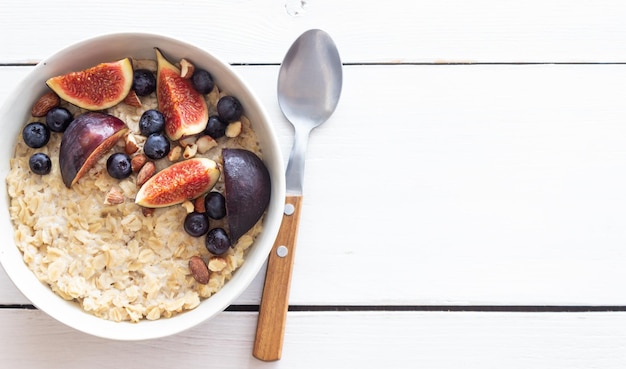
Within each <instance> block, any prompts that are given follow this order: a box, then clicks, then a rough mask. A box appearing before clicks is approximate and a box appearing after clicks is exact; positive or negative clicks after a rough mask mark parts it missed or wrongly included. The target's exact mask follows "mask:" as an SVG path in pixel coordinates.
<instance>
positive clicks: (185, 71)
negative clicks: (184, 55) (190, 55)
mask: <svg viewBox="0 0 626 369" xmlns="http://www.w3.org/2000/svg"><path fill="white" fill-rule="evenodd" d="M195 69H196V68H195V67H194V66H193V64H192V63H191V62H190V61H189V60H187V59H181V60H180V76H181V77H183V78H185V79H189V78H191V76H193V72H194V71H195Z"/></svg>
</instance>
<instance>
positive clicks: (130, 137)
mask: <svg viewBox="0 0 626 369" xmlns="http://www.w3.org/2000/svg"><path fill="white" fill-rule="evenodd" d="M125 141H126V145H125V146H124V151H125V152H126V154H128V155H132V154H134V153H136V152H137V150H139V145H137V139H136V138H135V135H134V134H132V133H129V134H127V135H126V140H125Z"/></svg>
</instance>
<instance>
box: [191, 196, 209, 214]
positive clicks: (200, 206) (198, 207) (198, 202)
mask: <svg viewBox="0 0 626 369" xmlns="http://www.w3.org/2000/svg"><path fill="white" fill-rule="evenodd" d="M193 210H194V211H195V212H196V213H204V212H205V211H206V207H205V206H204V196H200V197H198V198H197V199H195V200H194V202H193Z"/></svg>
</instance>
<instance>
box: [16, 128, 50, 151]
mask: <svg viewBox="0 0 626 369" xmlns="http://www.w3.org/2000/svg"><path fill="white" fill-rule="evenodd" d="M22 138H23V139H24V143H25V144H26V145H28V147H32V148H33V149H38V148H40V147H43V146H45V145H46V144H47V143H48V141H50V128H48V126H47V125H45V124H43V123H40V122H32V123H28V124H27V125H26V126H25V127H24V129H23V130H22Z"/></svg>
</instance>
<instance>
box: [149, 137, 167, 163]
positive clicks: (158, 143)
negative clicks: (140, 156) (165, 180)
mask: <svg viewBox="0 0 626 369" xmlns="http://www.w3.org/2000/svg"><path fill="white" fill-rule="evenodd" d="M143 152H144V154H146V156H147V157H149V158H150V159H153V160H158V159H161V158H164V157H165V156H166V155H167V154H168V153H169V152H170V141H169V140H168V139H167V137H165V136H163V135H162V134H160V133H153V134H151V135H150V136H148V139H147V140H146V143H145V144H144V145H143Z"/></svg>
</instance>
